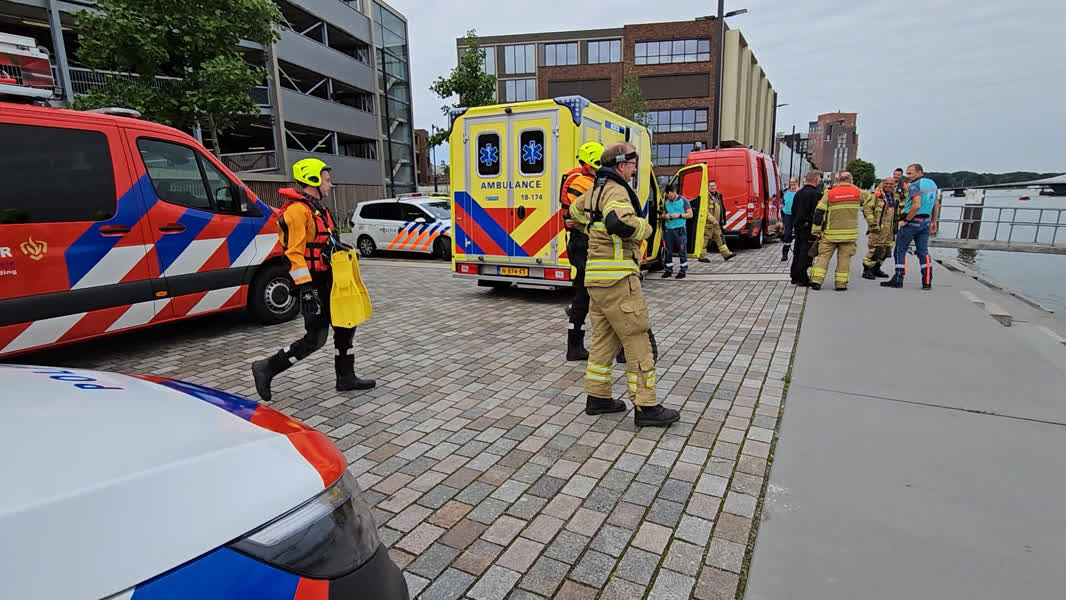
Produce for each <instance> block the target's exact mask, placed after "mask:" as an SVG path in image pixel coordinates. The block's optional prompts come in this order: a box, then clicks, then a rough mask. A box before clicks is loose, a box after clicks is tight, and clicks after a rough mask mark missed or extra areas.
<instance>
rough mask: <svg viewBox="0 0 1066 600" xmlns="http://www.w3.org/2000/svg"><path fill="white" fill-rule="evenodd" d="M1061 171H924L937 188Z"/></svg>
mask: <svg viewBox="0 0 1066 600" xmlns="http://www.w3.org/2000/svg"><path fill="white" fill-rule="evenodd" d="M1058 175H1061V173H1033V172H1031V171H1012V172H1010V173H974V172H973V171H955V172H953V173H933V172H931V171H926V173H925V176H926V177H928V178H930V179H932V180H933V181H935V182H936V185H937V187H939V188H959V187H966V186H978V185H996V184H999V183H1015V182H1018V181H1033V180H1034V179H1047V178H1049V177H1056V176H1058Z"/></svg>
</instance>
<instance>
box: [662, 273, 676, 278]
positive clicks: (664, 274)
mask: <svg viewBox="0 0 1066 600" xmlns="http://www.w3.org/2000/svg"><path fill="white" fill-rule="evenodd" d="M673 276H674V274H673V273H668V272H666V271H663V279H670V278H671V277H673Z"/></svg>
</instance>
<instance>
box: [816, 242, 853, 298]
mask: <svg viewBox="0 0 1066 600" xmlns="http://www.w3.org/2000/svg"><path fill="white" fill-rule="evenodd" d="M834 253H835V254H836V255H837V271H836V287H837V289H841V288H846V287H848V276H849V272H848V269H849V268H850V267H851V257H852V256H854V255H855V242H853V241H852V242H831V241H829V240H827V239H825V238H822V239H821V240H819V241H818V257H817V258H815V259H814V266H812V267H811V283H817V284H819V285H821V283H822V282H823V281H825V273H826V270H827V269H828V268H829V260H830V259H831V258H833V254H834Z"/></svg>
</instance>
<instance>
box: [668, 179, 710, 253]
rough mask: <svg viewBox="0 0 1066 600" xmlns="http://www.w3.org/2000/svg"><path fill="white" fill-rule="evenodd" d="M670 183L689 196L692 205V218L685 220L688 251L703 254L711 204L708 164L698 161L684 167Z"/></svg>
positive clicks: (680, 192) (683, 194)
mask: <svg viewBox="0 0 1066 600" xmlns="http://www.w3.org/2000/svg"><path fill="white" fill-rule="evenodd" d="M670 183H671V184H673V185H674V186H675V188H676V189H677V190H678V194H680V195H682V196H684V197H685V198H688V201H689V204H691V205H692V218H691V219H688V220H687V221H685V229H686V233H687V235H688V247H687V248H686V250H687V252H688V253H689V254H690V255H692V256H695V257H697V258H698V257H700V256H701V255H702V254H703V250H704V249H703V248H702V247H701V246H702V245H703V233H704V229H705V225H706V223H707V211H708V210H710V206H709V205H708V203H707V196H708V192H707V165H706V164H704V163H696V164H693V165H689V166H687V167H683V168H681V169H680V170H678V172H677V173H675V174H674V177H673V178H672V179H671V180H670Z"/></svg>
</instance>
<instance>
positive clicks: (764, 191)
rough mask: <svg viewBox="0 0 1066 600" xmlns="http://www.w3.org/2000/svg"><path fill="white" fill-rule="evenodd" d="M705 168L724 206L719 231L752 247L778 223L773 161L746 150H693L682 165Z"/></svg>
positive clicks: (778, 200) (777, 187) (776, 176)
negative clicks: (715, 183) (716, 186)
mask: <svg viewBox="0 0 1066 600" xmlns="http://www.w3.org/2000/svg"><path fill="white" fill-rule="evenodd" d="M695 164H704V165H707V179H708V181H710V180H714V181H715V182H717V184H718V191H719V192H720V193H721V194H722V203H723V204H724V205H725V216H724V219H723V223H722V229H723V230H724V231H725V234H726V235H727V236H730V237H739V238H740V239H742V240H746V241H748V242H749V243H750V244H751V245H753V246H755V247H756V248H759V247H762V244H763V241H764V240H765V239H766V236H767V234H768V232H770V231H773V229H774V227H775V226H776V225H777V222H778V221H780V220H781V201H782V197H781V196H782V194H781V189H780V183H779V182H780V174H779V173H778V170H777V163H776V162H775V161H774V159H773V158H772V157H771V156H770V155H768V154H763V153H761V152H756V151H754V150H750V149H748V148H721V149H718V150H697V151H695V152H692V153H690V154H689V155H688V159H687V160H686V161H685V165H686V166H687V165H695Z"/></svg>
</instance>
